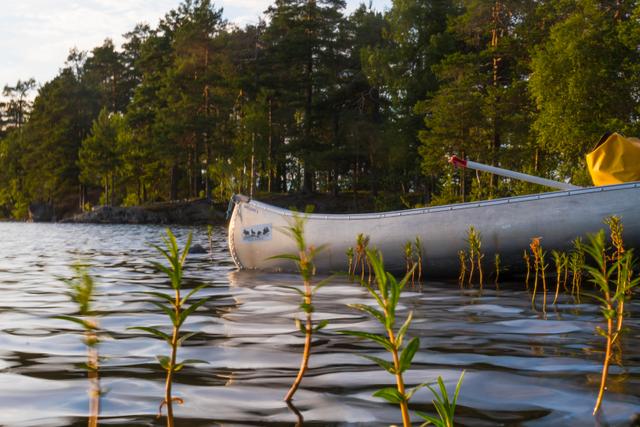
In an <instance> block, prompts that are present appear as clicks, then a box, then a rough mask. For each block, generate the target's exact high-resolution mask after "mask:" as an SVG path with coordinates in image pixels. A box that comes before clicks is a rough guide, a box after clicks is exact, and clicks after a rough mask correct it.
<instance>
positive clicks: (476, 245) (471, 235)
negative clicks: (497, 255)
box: [466, 225, 484, 289]
mask: <svg viewBox="0 0 640 427" xmlns="http://www.w3.org/2000/svg"><path fill="white" fill-rule="evenodd" d="M466 242H467V244H468V245H469V286H471V285H472V281H473V274H474V272H475V266H476V265H477V268H478V278H479V282H480V289H482V283H483V272H482V258H484V254H483V253H482V250H481V249H482V237H481V235H480V232H479V231H478V230H476V229H475V227H474V226H473V225H470V226H469V230H468V231H467V239H466Z"/></svg>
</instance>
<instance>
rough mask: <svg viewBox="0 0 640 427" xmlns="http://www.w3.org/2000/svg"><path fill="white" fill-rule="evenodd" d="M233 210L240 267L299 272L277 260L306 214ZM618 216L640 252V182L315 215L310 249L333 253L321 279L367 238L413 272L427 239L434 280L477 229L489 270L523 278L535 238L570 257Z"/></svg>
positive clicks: (428, 269)
mask: <svg viewBox="0 0 640 427" xmlns="http://www.w3.org/2000/svg"><path fill="white" fill-rule="evenodd" d="M232 203H233V204H234V206H233V213H232V215H231V219H230V222H229V249H230V252H231V256H232V257H233V260H234V261H235V263H236V264H237V266H238V267H239V268H243V269H259V270H268V271H294V270H295V267H294V265H293V263H292V262H291V261H290V260H283V259H270V258H271V257H273V256H275V255H281V254H285V253H295V252H296V247H295V244H294V242H293V241H292V240H291V238H290V237H289V236H288V235H287V234H286V233H285V232H284V229H285V228H286V227H288V226H290V225H291V224H292V221H293V216H294V215H301V214H300V213H296V212H293V211H290V210H287V209H282V208H279V207H275V206H271V205H268V204H265V203H261V202H259V201H256V200H249V199H248V198H247V197H245V196H241V195H236V196H234V197H233V199H232ZM611 215H617V216H619V217H621V219H622V223H623V225H624V234H623V237H624V240H625V243H626V245H627V247H639V246H640V182H633V183H626V184H619V185H609V186H602V187H589V188H584V189H578V190H570V191H556V192H550V193H541V194H535V195H527V196H518V197H509V198H501V199H494V200H488V201H481V202H471V203H460V204H453V205H445V206H437V207H429V208H419V209H409V210H403V211H393V212H384V213H370V214H338V215H336V214H309V215H307V221H306V225H305V238H306V241H307V244H308V245H314V246H316V247H317V246H320V245H325V246H326V247H325V249H324V250H323V251H321V252H320V253H319V254H318V256H317V258H316V260H315V264H316V268H317V270H318V272H321V273H329V272H340V271H342V272H344V271H347V269H348V259H347V255H346V251H347V249H348V248H349V247H354V246H355V241H356V236H357V235H358V234H359V233H362V234H364V235H367V236H369V238H370V244H369V247H375V248H377V249H379V250H380V251H382V253H383V256H384V260H385V267H386V268H387V269H388V270H391V271H398V272H400V271H402V270H404V268H405V260H404V249H403V248H404V245H405V244H406V242H408V241H414V240H415V238H416V237H420V239H421V241H422V244H423V250H424V253H423V254H422V255H423V260H424V261H423V262H424V268H423V269H424V271H425V275H426V277H446V276H449V277H453V276H456V275H457V274H458V272H459V261H458V251H460V250H463V249H466V248H467V242H466V238H467V231H468V229H469V226H471V225H473V226H474V227H475V228H476V229H477V230H478V231H479V232H480V234H481V239H482V251H483V252H484V254H485V257H484V262H485V263H487V266H490V265H492V263H493V260H494V254H496V253H498V254H500V258H501V264H502V265H503V266H504V267H506V268H507V269H509V271H519V270H522V269H523V268H524V261H523V260H522V256H523V251H524V250H526V249H528V247H529V243H530V242H531V238H533V237H541V238H542V239H541V244H542V246H543V248H544V250H546V251H548V250H551V249H558V250H568V249H570V248H571V242H572V240H573V239H575V238H576V237H579V236H582V237H583V238H586V235H587V234H589V233H595V232H597V231H598V230H600V229H603V228H605V227H606V225H605V224H604V222H603V221H604V219H605V218H607V217H609V216H611Z"/></svg>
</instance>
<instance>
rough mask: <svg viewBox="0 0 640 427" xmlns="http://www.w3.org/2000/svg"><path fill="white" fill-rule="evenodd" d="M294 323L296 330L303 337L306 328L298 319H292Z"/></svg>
mask: <svg viewBox="0 0 640 427" xmlns="http://www.w3.org/2000/svg"><path fill="white" fill-rule="evenodd" d="M294 322H295V324H296V328H298V330H299V331H300V332H302V334H303V335H306V334H307V327H306V326H305V325H304V324H303V323H302V322H301V321H300V319H294Z"/></svg>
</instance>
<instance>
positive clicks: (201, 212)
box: [62, 200, 224, 252]
mask: <svg viewBox="0 0 640 427" xmlns="http://www.w3.org/2000/svg"><path fill="white" fill-rule="evenodd" d="M62 222H73V223H93V224H189V225H194V224H220V223H223V222H224V213H223V211H222V209H221V208H216V207H214V206H213V205H212V204H211V202H209V201H207V200H195V201H189V202H167V203H156V204H149V205H145V206H132V207H118V206H96V207H94V208H93V209H92V210H91V211H90V212H84V213H81V214H77V215H74V216H72V217H71V218H66V219H64V220H63V221H62ZM205 252H206V251H205Z"/></svg>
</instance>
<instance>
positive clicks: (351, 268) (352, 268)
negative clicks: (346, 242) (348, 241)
mask: <svg viewBox="0 0 640 427" xmlns="http://www.w3.org/2000/svg"><path fill="white" fill-rule="evenodd" d="M345 255H346V256H347V262H348V263H349V264H348V275H349V279H350V280H353V278H354V275H355V274H356V271H355V266H354V264H353V256H354V252H353V247H351V246H350V247H349V248H347V251H346V252H345Z"/></svg>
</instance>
